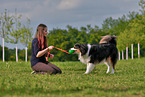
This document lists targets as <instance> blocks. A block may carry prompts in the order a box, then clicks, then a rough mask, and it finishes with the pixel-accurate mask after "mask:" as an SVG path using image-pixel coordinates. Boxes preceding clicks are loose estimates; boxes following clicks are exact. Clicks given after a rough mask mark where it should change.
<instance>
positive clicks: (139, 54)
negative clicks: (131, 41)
mask: <svg viewBox="0 0 145 97" xmlns="http://www.w3.org/2000/svg"><path fill="white" fill-rule="evenodd" d="M138 58H140V47H139V43H138Z"/></svg>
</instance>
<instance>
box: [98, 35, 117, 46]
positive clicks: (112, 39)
mask: <svg viewBox="0 0 145 97" xmlns="http://www.w3.org/2000/svg"><path fill="white" fill-rule="evenodd" d="M116 39H117V37H116V36H115V35H112V36H111V35H106V36H102V39H101V40H100V42H99V44H102V43H111V44H115V45H117V42H116Z"/></svg>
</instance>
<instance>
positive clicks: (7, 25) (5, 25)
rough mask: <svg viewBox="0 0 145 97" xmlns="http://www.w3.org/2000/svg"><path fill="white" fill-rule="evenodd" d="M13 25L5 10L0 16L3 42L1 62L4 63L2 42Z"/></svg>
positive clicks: (11, 18)
mask: <svg viewBox="0 0 145 97" xmlns="http://www.w3.org/2000/svg"><path fill="white" fill-rule="evenodd" d="M13 24H14V22H13V17H12V16H10V15H9V12H8V10H7V9H5V12H4V13H1V15H0V34H1V37H2V42H3V55H2V56H3V62H4V61H5V51H4V40H5V39H7V38H6V37H8V35H9V33H10V32H11V28H12V25H13ZM6 41H7V40H6Z"/></svg>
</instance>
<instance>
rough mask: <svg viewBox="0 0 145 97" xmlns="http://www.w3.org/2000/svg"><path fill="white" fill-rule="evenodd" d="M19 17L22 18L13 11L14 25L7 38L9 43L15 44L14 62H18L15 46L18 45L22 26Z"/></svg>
mask: <svg viewBox="0 0 145 97" xmlns="http://www.w3.org/2000/svg"><path fill="white" fill-rule="evenodd" d="M21 17H22V15H18V14H17V10H16V9H15V15H14V16H13V18H14V23H15V24H14V26H13V28H12V31H11V33H10V35H11V36H10V37H8V39H9V42H10V43H14V44H16V62H18V51H17V50H18V49H17V45H18V42H19V40H20V38H21V37H22V34H21V25H22V24H21V21H20V19H21Z"/></svg>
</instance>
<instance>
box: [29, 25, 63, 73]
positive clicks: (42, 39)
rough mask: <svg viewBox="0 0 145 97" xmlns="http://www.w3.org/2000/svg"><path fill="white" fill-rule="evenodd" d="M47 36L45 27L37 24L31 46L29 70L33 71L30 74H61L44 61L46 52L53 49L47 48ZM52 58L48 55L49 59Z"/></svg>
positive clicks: (53, 66)
mask: <svg viewBox="0 0 145 97" xmlns="http://www.w3.org/2000/svg"><path fill="white" fill-rule="evenodd" d="M47 34H48V32H47V26H46V25H45V24H39V25H38V27H37V31H36V35H35V37H34V39H33V41H32V45H31V53H32V54H31V68H32V69H33V70H34V71H33V72H32V73H42V74H45V73H49V74H57V73H59V74H61V70H60V69H59V68H58V67H57V66H55V65H54V64H52V63H49V62H48V61H46V58H45V56H46V55H47V54H48V51H49V50H52V49H53V48H54V46H49V47H48V46H47V38H46V35H47ZM53 57H54V55H53V54H50V58H51V59H52V58H53Z"/></svg>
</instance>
